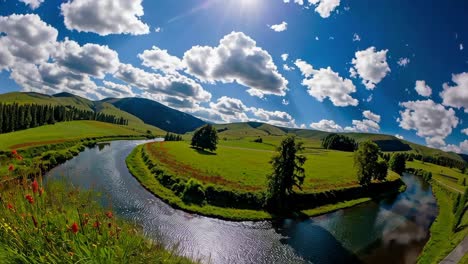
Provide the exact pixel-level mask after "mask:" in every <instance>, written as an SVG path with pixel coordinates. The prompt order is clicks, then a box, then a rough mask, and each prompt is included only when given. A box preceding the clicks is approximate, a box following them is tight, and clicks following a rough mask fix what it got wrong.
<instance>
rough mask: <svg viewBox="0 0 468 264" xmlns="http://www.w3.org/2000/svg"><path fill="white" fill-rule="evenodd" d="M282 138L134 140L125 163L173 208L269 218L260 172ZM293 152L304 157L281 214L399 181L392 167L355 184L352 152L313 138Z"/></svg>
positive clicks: (362, 195) (315, 210)
mask: <svg viewBox="0 0 468 264" xmlns="http://www.w3.org/2000/svg"><path fill="white" fill-rule="evenodd" d="M283 138H284V137H279V136H271V137H268V138H264V139H263V140H262V142H261V143H260V142H255V141H253V140H251V139H249V138H242V139H236V140H221V141H220V142H219V145H218V146H217V150H216V152H211V151H206V150H203V149H201V148H195V147H191V146H190V144H189V143H188V142H186V141H177V142H175V141H172V142H153V143H148V144H145V145H141V146H138V147H137V148H136V149H135V150H134V151H133V152H132V153H131V154H130V155H129V157H128V158H127V166H128V167H129V169H130V172H131V173H132V174H133V175H134V176H135V177H136V178H137V179H138V180H139V181H140V182H141V183H142V185H143V186H144V187H145V188H147V189H148V190H150V191H151V192H153V193H154V194H155V195H157V196H158V197H160V198H162V199H163V200H164V201H166V202H167V203H169V204H171V205H172V206H175V207H177V208H181V209H184V210H187V211H190V212H195V213H199V214H202V215H206V216H211V217H218V218H223V219H229V220H263V219H271V218H275V217H280V216H281V215H278V214H277V213H276V212H271V211H267V210H265V206H264V203H265V193H266V189H267V177H266V175H267V174H268V173H269V172H271V171H272V167H271V164H270V160H271V159H272V157H273V156H274V155H275V148H276V146H277V145H279V144H280V142H281V140H282V139H283ZM301 140H302V139H301ZM299 154H300V155H302V156H303V157H305V158H306V161H305V163H304V165H303V168H304V170H305V178H304V181H303V184H302V186H301V189H299V188H297V187H295V188H294V194H292V195H291V199H292V203H291V204H293V205H294V210H293V211H290V212H288V214H286V216H294V215H296V216H301V215H308V216H312V215H318V214H323V213H327V212H331V211H334V210H337V209H341V208H345V207H350V206H353V205H356V204H359V203H362V202H365V201H369V200H370V199H372V198H373V197H376V196H379V195H382V194H385V193H388V192H397V191H398V190H399V188H400V187H402V184H403V183H402V181H401V179H400V176H399V175H398V174H397V173H395V172H393V171H388V175H387V177H386V179H385V180H382V181H378V180H372V181H370V182H369V183H368V184H365V185H361V184H360V183H359V181H358V178H357V177H356V173H355V168H354V165H353V164H354V162H353V159H354V153H353V152H346V151H336V150H328V149H323V148H321V147H320V146H318V145H317V142H316V141H305V144H304V151H302V152H301V153H299ZM289 213H290V214H289Z"/></svg>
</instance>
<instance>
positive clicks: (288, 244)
mask: <svg viewBox="0 0 468 264" xmlns="http://www.w3.org/2000/svg"><path fill="white" fill-rule="evenodd" d="M144 142H145V141H115V142H111V143H106V144H100V145H99V146H97V147H95V148H92V149H87V150H85V151H84V152H82V153H80V154H79V155H78V156H77V157H75V158H74V159H72V160H70V161H68V162H66V163H64V164H62V165H60V166H58V167H56V168H54V169H53V170H51V171H50V172H49V173H48V176H47V177H46V178H47V179H51V178H52V179H54V178H55V179H63V178H65V179H67V180H69V181H71V182H72V183H73V184H75V185H78V186H80V187H82V188H85V189H88V188H92V189H94V190H97V191H99V192H102V193H103V194H104V195H103V197H105V198H103V203H104V205H105V206H107V205H109V204H111V205H112V208H113V210H114V211H115V213H116V214H118V215H120V216H122V217H124V218H126V219H128V220H130V221H134V222H135V223H137V224H138V225H140V226H142V227H143V230H144V232H145V234H146V235H147V236H148V237H151V238H154V239H157V240H158V241H160V242H162V243H164V244H165V245H168V246H170V245H177V247H178V249H179V251H180V252H181V254H184V255H186V256H189V257H192V258H197V259H201V260H202V261H203V262H210V263H255V264H256V263H360V262H364V263H379V264H385V263H392V264H393V263H415V262H416V259H417V256H418V255H419V254H420V252H421V250H422V248H423V247H424V244H425V243H426V242H427V240H428V239H429V227H430V225H431V223H432V222H433V221H434V219H435V217H436V216H437V205H436V201H435V199H434V197H433V195H432V190H431V187H430V186H429V185H428V184H426V183H425V182H423V181H422V180H421V179H420V178H419V177H416V176H413V175H405V176H404V177H403V180H404V181H405V183H406V185H407V189H406V191H405V192H403V193H400V194H398V195H395V196H394V197H389V198H386V199H380V200H375V201H370V202H367V203H364V204H362V205H359V206H356V207H353V208H349V209H344V210H339V211H336V212H334V213H330V214H326V215H322V216H318V217H312V218H309V219H306V220H304V219H302V220H295V219H286V220H278V221H262V222H230V221H224V220H218V219H212V218H208V217H203V216H198V215H194V214H190V213H186V212H183V211H180V210H176V209H173V208H172V207H170V206H168V205H167V204H165V203H164V202H162V201H161V200H160V199H158V198H156V197H155V196H153V195H152V194H151V193H149V192H148V191H146V190H145V189H144V188H142V187H141V185H140V184H139V183H138V182H137V181H136V180H135V179H134V178H133V176H132V175H131V174H130V173H129V172H128V170H127V167H126V165H125V158H126V157H127V156H128V154H129V153H130V152H131V151H132V149H133V148H134V147H135V146H137V145H139V144H143V143H144Z"/></svg>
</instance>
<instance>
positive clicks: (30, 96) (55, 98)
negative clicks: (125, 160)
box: [0, 92, 165, 135]
mask: <svg viewBox="0 0 468 264" xmlns="http://www.w3.org/2000/svg"><path fill="white" fill-rule="evenodd" d="M0 102H1V103H19V104H42V105H64V106H73V107H76V108H78V109H81V110H86V111H95V112H97V113H103V114H107V115H114V116H116V117H123V118H124V119H126V120H128V125H129V127H131V128H134V129H137V130H141V131H145V132H146V131H147V130H150V131H151V132H152V133H153V134H154V135H163V134H164V133H165V132H164V131H163V130H161V129H159V128H157V127H154V126H152V125H148V124H145V123H144V122H143V121H142V120H141V119H139V118H138V117H136V116H134V115H132V114H129V113H127V112H125V111H122V110H120V109H118V108H116V107H115V106H113V105H112V104H109V103H105V102H100V101H96V102H94V101H91V100H88V99H85V98H82V97H79V96H76V95H73V94H69V93H60V94H56V95H45V94H39V93H21V92H13V93H6V94H0Z"/></svg>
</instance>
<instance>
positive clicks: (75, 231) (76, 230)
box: [70, 222, 80, 234]
mask: <svg viewBox="0 0 468 264" xmlns="http://www.w3.org/2000/svg"><path fill="white" fill-rule="evenodd" d="M70 230H71V231H72V232H73V234H76V233H78V231H79V230H80V228H79V227H78V224H77V223H76V222H73V224H72V225H71V226H70Z"/></svg>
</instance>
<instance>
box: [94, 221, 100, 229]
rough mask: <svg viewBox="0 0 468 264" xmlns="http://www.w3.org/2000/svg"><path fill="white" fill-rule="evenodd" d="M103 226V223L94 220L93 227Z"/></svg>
mask: <svg viewBox="0 0 468 264" xmlns="http://www.w3.org/2000/svg"><path fill="white" fill-rule="evenodd" d="M100 226H101V223H99V221H96V222H94V224H93V227H94V228H99V227H100Z"/></svg>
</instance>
